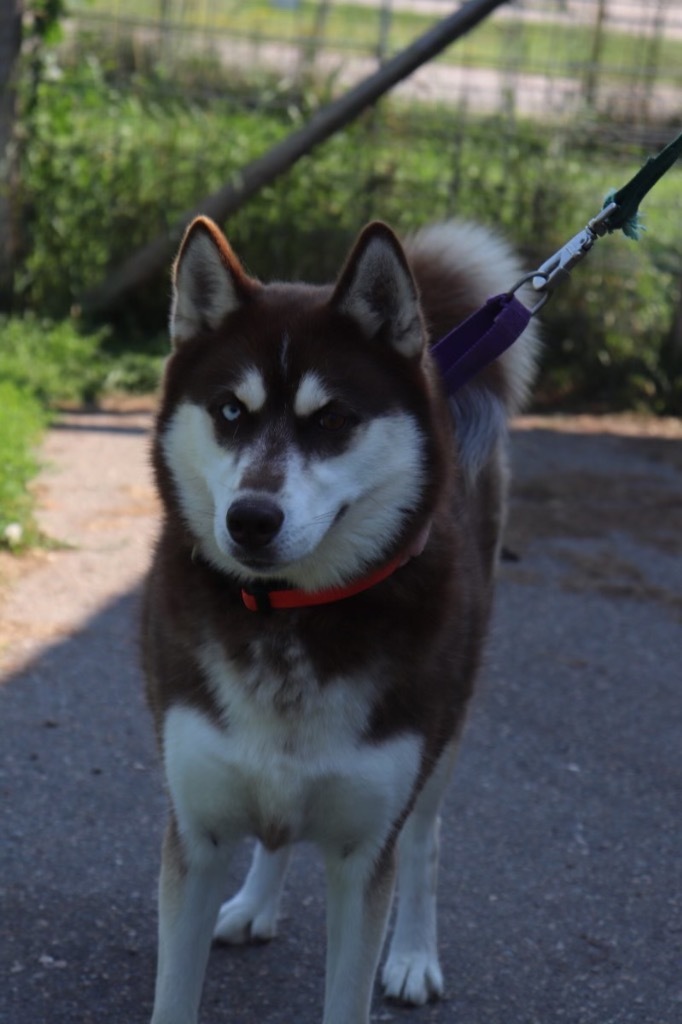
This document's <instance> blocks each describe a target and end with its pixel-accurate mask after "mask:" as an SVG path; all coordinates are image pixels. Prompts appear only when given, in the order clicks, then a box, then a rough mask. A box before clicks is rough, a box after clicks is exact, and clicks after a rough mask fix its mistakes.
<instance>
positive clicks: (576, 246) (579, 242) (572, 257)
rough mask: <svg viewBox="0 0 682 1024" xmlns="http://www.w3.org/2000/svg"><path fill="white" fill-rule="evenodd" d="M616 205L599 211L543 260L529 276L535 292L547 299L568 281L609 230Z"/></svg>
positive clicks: (613, 204)
mask: <svg viewBox="0 0 682 1024" xmlns="http://www.w3.org/2000/svg"><path fill="white" fill-rule="evenodd" d="M617 205H618V204H617V203H609V204H608V206H605V207H604V209H603V210H600V211H599V213H598V214H597V215H596V217H593V218H592V220H591V221H589V222H588V224H587V225H586V226H585V227H584V228H583V229H582V231H579V232H578V234H577V235H574V236H573V238H571V239H569V241H568V242H566V244H565V245H562V247H561V248H560V249H559V250H558V251H557V252H555V253H554V255H553V256H550V257H549V259H548V260H545V262H544V263H543V264H542V265H541V266H540V267H538V269H537V270H536V271H535V273H534V274H531V275H530V277H531V279H532V282H533V288H535V291H536V292H545V294H546V295H547V297H548V298H549V295H550V293H551V292H553V291H554V289H555V288H556V287H557V285H560V284H562V283H563V282H564V281H567V280H568V277H569V274H570V273H571V271H572V270H573V267H574V266H575V265H576V264H577V263H579V262H580V261H581V260H582V259H584V257H585V256H587V254H588V252H589V251H590V249H591V248H592V246H593V245H594V243H595V242H596V241H597V239H598V238H601V236H602V235H605V234H606V232H607V231H610V230H611V229H610V228H609V223H608V221H609V217H610V216H611V214H612V213H613V211H614V210H615V209H616V207H617Z"/></svg>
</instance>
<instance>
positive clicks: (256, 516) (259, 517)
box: [227, 498, 284, 550]
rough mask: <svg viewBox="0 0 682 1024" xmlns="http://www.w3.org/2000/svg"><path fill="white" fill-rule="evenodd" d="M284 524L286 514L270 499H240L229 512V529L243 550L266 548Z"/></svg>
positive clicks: (231, 506)
mask: <svg viewBox="0 0 682 1024" xmlns="http://www.w3.org/2000/svg"><path fill="white" fill-rule="evenodd" d="M283 522H284V512H282V510H281V508H280V507H279V505H277V504H275V502H274V501H271V499H270V498H238V499H237V501H234V502H232V504H231V505H230V507H229V509H228V510H227V529H228V531H229V534H230V537H231V538H232V540H233V541H234V542H235V543H236V544H239V545H240V546H241V547H243V548H251V549H252V550H253V549H255V548H264V547H265V545H266V544H269V543H270V541H271V540H273V539H274V538H275V537H276V536H277V534H278V533H279V530H280V527H281V525H282V523H283Z"/></svg>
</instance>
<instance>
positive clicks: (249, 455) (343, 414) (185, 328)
mask: <svg viewBox="0 0 682 1024" xmlns="http://www.w3.org/2000/svg"><path fill="white" fill-rule="evenodd" d="M173 292H174V294H173V307H172V313H171V338H172V343H173V350H174V351H173V354H172V356H171V358H170V360H169V363H168V367H167V373H166V383H165V397H164V401H163V403H162V408H161V413H160V418H159V427H158V446H157V450H158V461H157V465H159V464H160V466H161V474H162V475H164V474H165V475H166V476H167V477H168V478H169V481H168V482H169V485H168V484H167V486H166V488H165V490H166V497H167V500H169V501H173V502H177V505H178V506H179V511H180V514H181V515H182V517H183V520H184V523H185V525H186V527H187V528H188V529H189V531H190V533H191V535H192V537H193V540H194V543H195V544H196V545H197V546H198V548H199V550H200V551H201V553H202V554H203V556H204V557H205V558H206V559H208V560H209V561H210V562H211V563H213V564H214V565H215V566H217V567H218V568H220V569H223V570H225V571H227V572H229V573H231V574H233V575H236V576H238V577H240V578H242V579H246V578H253V577H277V578H280V579H285V580H287V581H288V582H290V583H292V584H294V585H296V586H300V587H304V588H310V589H312V588H317V587H323V586H330V585H335V584H338V583H341V582H345V581H347V580H349V579H351V578H353V577H354V576H355V575H357V574H358V573H361V572H362V571H364V570H365V569H366V568H367V567H369V566H371V565H375V564H377V563H378V562H379V561H380V560H382V559H384V558H386V557H390V556H392V554H393V553H397V552H398V551H399V549H400V545H407V546H408V547H409V545H410V544H414V543H415V538H416V537H417V536H420V535H422V534H423V530H424V522H425V520H428V515H429V509H428V505H429V502H430V501H431V500H432V499H431V497H430V495H431V491H432V490H433V479H432V478H433V475H434V464H435V462H436V454H435V446H434V443H433V440H432V438H431V426H430V418H431V412H430V402H429V391H430V387H431V385H430V383H429V375H428V373H427V372H425V370H424V348H425V330H424V325H423V322H422V316H421V311H420V306H419V300H418V296H417V290H416V287H415V284H414V281H413V278H412V275H411V273H410V270H409V267H408V264H407V261H406V258H405V256H404V253H403V251H402V248H401V246H400V243H399V242H398V240H397V239H396V237H395V235H394V234H393V233H392V232H391V230H390V229H389V228H388V227H386V226H385V225H383V224H379V223H375V224H371V225H370V226H369V227H367V228H366V229H365V230H364V231H363V233H362V234H361V235H360V237H359V239H358V241H357V243H356V245H355V247H354V248H353V250H352V252H351V254H350V256H349V258H348V260H347V262H346V264H345V266H344V268H343V269H342V271H341V274H340V276H339V278H338V281H337V283H336V284H335V285H334V286H329V287H315V286H310V285H302V284H294V285H291V284H269V285H263V284H261V283H260V282H258V281H256V280H255V279H253V278H251V277H249V276H248V275H247V274H246V272H245V271H244V269H243V267H242V266H241V264H240V263H239V261H238V260H237V258H236V256H235V255H234V253H233V252H232V250H231V248H230V246H229V245H228V243H227V241H226V240H225V238H224V237H223V235H222V234H221V232H220V231H219V230H218V228H217V227H216V226H215V224H213V223H212V222H211V221H210V220H208V219H206V218H199V219H197V220H195V221H194V223H193V224H192V225H191V226H190V228H189V229H188V231H187V233H186V235H185V238H184V241H183V242H182V245H181V248H180V252H179V254H178V257H177V260H176V262H175V265H174V273H173Z"/></svg>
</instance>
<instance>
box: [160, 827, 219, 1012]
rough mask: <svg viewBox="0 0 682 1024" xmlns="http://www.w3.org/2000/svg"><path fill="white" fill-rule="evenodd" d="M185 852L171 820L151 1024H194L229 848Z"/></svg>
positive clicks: (211, 846) (164, 854)
mask: <svg viewBox="0 0 682 1024" xmlns="http://www.w3.org/2000/svg"><path fill="white" fill-rule="evenodd" d="M203 843H205V844H206V848H205V849H204V848H202V849H201V850H199V849H198V848H197V849H185V844H184V842H183V840H182V839H181V838H180V837H179V835H178V830H177V826H176V824H175V821H174V819H173V818H171V821H170V823H169V826H168V829H167V830H166V835H165V838H164V842H163V851H162V859H161V878H160V883H159V959H158V965H157V973H156V993H155V997H154V1012H153V1014H152V1020H151V1024H195V1022H196V1020H197V1014H198V1011H199V1001H200V999H201V989H202V985H203V981H204V974H205V971H206V962H207V960H208V954H209V950H210V948H211V933H212V930H213V925H214V923H215V919H216V915H217V913H218V907H219V906H220V900H221V897H222V895H223V892H224V887H225V878H226V874H227V869H228V866H229V859H230V854H231V852H232V844H230V846H229V848H228V846H227V845H226V844H222V845H220V846H216V847H215V849H214V843H213V841H212V840H211V839H210V837H209V838H208V839H205V840H203V842H202V847H203Z"/></svg>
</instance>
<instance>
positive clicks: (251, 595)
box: [192, 522, 431, 612]
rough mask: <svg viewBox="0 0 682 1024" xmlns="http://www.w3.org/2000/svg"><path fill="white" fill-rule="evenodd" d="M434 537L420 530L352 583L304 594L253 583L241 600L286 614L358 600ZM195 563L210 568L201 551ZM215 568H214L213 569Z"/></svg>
mask: <svg viewBox="0 0 682 1024" xmlns="http://www.w3.org/2000/svg"><path fill="white" fill-rule="evenodd" d="M430 533H431V523H430V522H429V523H427V525H426V526H425V527H423V528H422V530H420V532H419V534H418V535H417V537H416V538H415V539H414V541H413V542H412V543H411V544H410V545H408V547H407V548H406V549H405V550H403V551H401V552H400V554H399V555H397V556H396V557H394V558H392V559H391V560H390V561H389V562H386V563H385V564H384V565H381V566H379V568H377V569H373V570H372V571H371V572H369V573H367V574H365V575H364V576H360V577H358V578H357V579H354V580H351V581H350V582H349V583H344V584H339V585H337V586H332V587H325V588H323V589H321V590H303V589H300V588H297V587H290V586H287V585H286V583H283V582H282V581H281V580H259V579H254V580H252V581H250V582H248V583H243V584H242V585H241V591H240V595H241V600H242V603H243V604H244V607H245V608H248V610H249V611H251V612H272V611H285V610H290V609H297V608H314V607H316V606H318V605H324V604H335V603H336V602H337V601H344V600H346V599H347V598H349V597H355V595H356V594H361V593H363V591H365V590H371V589H372V587H376V586H378V585H379V584H380V583H383V582H384V580H387V579H388V578H389V577H390V576H392V575H393V574H394V573H395V572H397V570H398V569H401V568H402V567H403V566H404V565H406V564H407V563H408V562H409V561H411V559H413V558H416V557H418V556H419V555H421V553H422V551H423V550H424V548H425V547H426V543H427V541H428V539H429V535H430ZM192 560H193V561H198V562H201V563H203V564H206V565H208V563H207V562H205V559H204V558H203V557H202V555H201V553H200V552H199V550H198V548H197V547H195V548H193V550H192ZM211 568H212V567H211Z"/></svg>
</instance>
